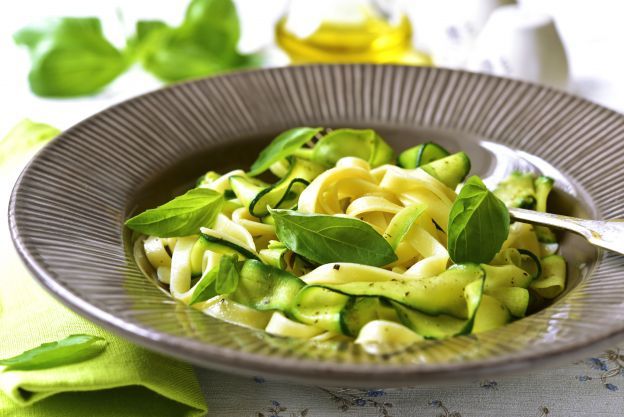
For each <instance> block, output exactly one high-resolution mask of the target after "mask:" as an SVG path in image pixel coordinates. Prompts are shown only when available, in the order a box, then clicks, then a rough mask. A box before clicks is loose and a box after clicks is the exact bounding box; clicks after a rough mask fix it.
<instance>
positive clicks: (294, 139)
mask: <svg viewBox="0 0 624 417" xmlns="http://www.w3.org/2000/svg"><path fill="white" fill-rule="evenodd" d="M321 130H322V128H320V127H316V128H313V127H295V128H294V129H290V130H287V131H285V132H282V133H280V134H279V135H278V136H277V137H276V138H275V139H273V141H272V142H271V143H270V144H269V146H267V147H266V148H264V149H263V150H262V152H260V155H258V159H256V161H255V162H254V163H253V164H252V165H251V170H250V171H249V175H251V176H255V175H259V174H262V173H263V172H264V171H266V170H267V169H269V167H270V166H271V165H273V164H274V163H275V162H277V161H279V160H281V159H284V158H286V157H288V156H290V155H292V154H294V153H295V152H296V151H297V150H298V149H299V148H301V147H302V146H303V145H305V144H306V143H307V142H309V141H310V140H312V138H313V137H314V136H315V135H316V134H317V133H319V132H320V131H321Z"/></svg>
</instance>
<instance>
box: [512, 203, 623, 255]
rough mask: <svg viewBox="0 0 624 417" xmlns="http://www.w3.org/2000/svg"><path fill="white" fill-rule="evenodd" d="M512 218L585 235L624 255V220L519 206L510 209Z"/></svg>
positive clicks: (590, 239)
mask: <svg viewBox="0 0 624 417" xmlns="http://www.w3.org/2000/svg"><path fill="white" fill-rule="evenodd" d="M509 214H510V215H511V218H512V219H515V220H520V221H523V222H526V223H532V224H539V225H543V226H549V227H555V228H557V229H564V230H569V231H571V232H574V233H576V234H579V235H581V236H583V237H584V238H585V239H587V240H588V241H589V243H591V244H592V245H595V246H600V247H601V248H604V249H608V250H610V251H613V252H617V253H619V254H621V255H624V220H620V219H616V220H586V219H579V218H577V217H570V216H562V215H560V214H553V213H541V212H538V211H533V210H525V209H519V208H512V209H509Z"/></svg>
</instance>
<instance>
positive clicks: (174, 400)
mask: <svg viewBox="0 0 624 417" xmlns="http://www.w3.org/2000/svg"><path fill="white" fill-rule="evenodd" d="M0 145H1V144H0ZM0 149H2V146H0ZM31 153H32V152H31ZM2 156H3V157H5V158H0V159H4V161H2V163H0V177H1V178H3V180H4V181H3V183H4V184H3V185H0V203H1V204H2V207H7V202H8V195H9V192H10V187H11V185H12V184H13V182H14V179H15V178H16V177H17V173H18V172H19V170H20V168H21V166H22V165H23V164H24V162H25V161H26V160H27V156H29V155H25V154H24V153H22V154H21V156H19V157H17V156H14V157H12V158H6V157H7V155H6V154H5V155H2ZM5 212H6V211H5ZM0 224H1V226H0V227H1V229H0V249H2V250H1V251H0V265H2V269H1V270H0V358H8V357H12V356H14V355H17V354H19V353H22V352H23V351H25V350H28V349H31V348H34V347H36V346H39V345H40V344H41V343H44V342H52V341H56V340H60V339H64V338H65V337H67V336H69V335H71V334H78V333H86V334H91V335H94V336H100V337H103V338H104V339H106V340H107V341H108V346H107V347H106V349H105V350H104V352H103V353H102V354H101V355H99V356H97V357H95V358H92V359H89V360H86V361H83V362H78V363H74V364H68V365H63V366H58V367H54V368H48V369H40V370H29V371H17V370H6V369H5V370H0V416H2V417H4V416H11V417H13V416H15V417H17V416H19V417H43V416H45V417H57V416H59V417H60V416H63V417H72V416H80V417H86V416H89V417H100V416H101V417H104V416H122V417H134V416H136V417H145V416H149V417H159V416H163V417H165V416H166V417H178V416H180V417H182V416H189V417H195V416H196V417H199V416H204V415H205V414H206V412H207V406H206V404H205V401H204V398H203V396H202V393H201V391H200V387H199V383H198V381H197V378H196V376H195V373H194V371H193V369H192V368H191V366H190V365H188V364H184V363H181V362H177V361H175V360H173V359H170V358H167V357H164V356H161V355H158V354H155V353H152V352H150V351H147V350H145V349H143V348H141V347H138V346H136V345H134V344H132V343H130V342H128V341H126V340H124V339H122V338H119V337H117V336H115V335H113V334H111V333H109V332H108V331H106V330H104V329H102V328H100V327H99V326H97V325H95V324H93V323H91V322H89V321H87V320H85V319H83V318H81V317H80V316H78V315H76V314H74V313H73V312H71V311H70V310H68V309H67V308H65V307H64V306H62V305H61V304H60V303H59V302H57V301H56V300H55V299H53V298H52V296H50V295H49V294H47V293H46V292H45V291H44V290H43V289H42V288H41V287H40V286H39V285H38V284H37V283H36V282H35V281H34V279H33V278H32V277H31V276H30V274H29V273H28V271H27V270H26V269H25V267H24V266H23V265H22V263H21V261H20V259H19V257H18V255H17V253H16V251H15V249H14V248H13V245H12V243H11V240H10V237H9V232H8V227H7V226H6V220H5V221H2V222H0ZM0 369H2V368H1V367H0Z"/></svg>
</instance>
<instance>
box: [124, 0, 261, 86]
mask: <svg viewBox="0 0 624 417" xmlns="http://www.w3.org/2000/svg"><path fill="white" fill-rule="evenodd" d="M239 37H240V27H239V21H238V15H237V13H236V7H235V6H234V4H233V2H232V1H231V0H193V1H191V3H190V4H189V6H188V8H187V10H186V15H185V18H184V21H183V22H182V24H181V25H180V26H178V27H175V28H172V27H169V26H167V25H165V24H162V23H161V22H139V24H138V25H137V37H136V38H135V40H136V43H137V48H138V50H139V53H138V56H139V59H140V61H141V63H142V65H143V67H144V68H145V69H146V70H147V71H149V72H151V73H152V74H154V75H155V76H157V77H158V78H160V79H161V80H163V81H167V82H171V81H179V80H184V79H189V78H197V77H201V76H205V75H210V74H214V73H218V72H223V71H226V70H229V69H232V68H242V67H250V66H256V65H257V64H258V62H257V59H258V58H257V57H256V56H253V55H242V54H240V53H238V51H237V49H236V48H237V44H238V40H239Z"/></svg>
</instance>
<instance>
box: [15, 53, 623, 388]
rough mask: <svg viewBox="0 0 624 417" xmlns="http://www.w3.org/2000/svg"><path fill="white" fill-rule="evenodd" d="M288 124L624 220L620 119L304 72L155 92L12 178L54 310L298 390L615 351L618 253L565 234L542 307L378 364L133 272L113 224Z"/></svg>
mask: <svg viewBox="0 0 624 417" xmlns="http://www.w3.org/2000/svg"><path fill="white" fill-rule="evenodd" d="M299 125H318V126H326V127H363V126H367V127H372V128H375V129H377V130H378V131H379V132H380V133H381V134H382V136H384V137H385V138H387V139H388V141H389V142H390V143H391V144H393V145H394V146H395V147H397V149H401V148H406V147H408V146H410V145H412V144H414V143H419V142H422V141H424V140H435V141H437V142H440V143H442V144H443V145H444V146H447V147H448V148H450V150H451V151H455V150H458V149H465V150H466V151H467V152H468V154H469V155H470V156H471V159H472V161H473V172H475V173H478V174H481V175H483V176H486V177H490V179H494V178H499V177H500V176H501V175H503V174H505V173H506V172H508V171H509V170H510V169H512V168H513V167H521V168H529V169H540V170H542V171H544V172H546V173H547V174H549V175H552V176H554V177H555V178H556V180H557V193H556V196H555V198H554V201H555V203H554V206H555V208H556V209H557V210H558V211H561V212H565V213H571V214H577V215H587V216H597V217H601V218H614V217H624V202H623V199H622V190H623V189H624V178H623V177H624V175H623V174H624V172H623V170H622V164H623V163H624V117H623V116H621V115H619V114H617V113H614V112H612V111H610V110H607V109H605V108H603V107H600V106H597V105H595V104H592V103H590V102H588V101H585V100H583V99H580V98H577V97H574V96H571V95H568V94H565V93H563V92H560V91H556V90H552V89H548V88H545V87H541V86H537V85H532V84H527V83H523V82H518V81H512V80H508V79H503V78H496V77H491V76H486V75H479V74H473V73H468V72H461V71H451V70H445V69H431V68H417V67H404V66H375V65H324V66H298V67H288V68H279V69H269V70H260V71H250V72H241V73H234V74H230V75H225V76H221V77H215V78H209V79H203V80H198V81H194V82H190V83H186V84H180V85H176V86H173V87H170V88H165V89H162V90H158V91H155V92H153V93H149V94H146V95H143V96H140V97H137V98H134V99H132V100H129V101H126V102H124V103H121V104H119V105H117V106H113V107H111V108H110V109H107V110H105V111H103V112H101V113H98V114H96V115H95V116H93V117H91V118H89V119H87V120H85V121H83V122H82V123H79V124H78V125H76V126H74V127H73V128H71V129H69V130H67V131H66V132H65V133H63V134H61V135H60V136H59V137H58V138H56V139H55V140H53V141H52V143H50V144H49V145H48V146H46V147H45V148H44V149H43V150H42V151H41V152H40V153H39V154H38V155H37V156H36V157H35V158H34V159H33V161H32V162H31V163H30V165H29V166H28V167H27V168H26V170H25V171H24V172H23V174H22V176H21V177H20V179H19V181H18V183H17V185H16V187H15V190H14V192H13V195H12V199H11V203H10V207H9V221H10V227H11V232H12V235H13V238H14V240H15V245H16V247H17V249H18V250H19V253H20V254H21V256H22V257H23V259H24V261H25V263H26V265H27V266H28V268H30V270H31V271H32V272H33V273H34V275H35V276H36V277H37V279H38V280H39V281H40V282H41V283H42V284H43V285H44V286H45V287H46V288H47V289H48V290H49V291H50V292H52V293H53V294H54V295H56V296H57V297H58V298H59V299H60V300H61V301H62V302H64V303H65V304H66V305H68V306H69V307H70V308H72V309H74V310H76V311H77V312H79V313H81V314H83V315H85V316H87V317H88V318H90V319H92V320H94V321H96V322H98V323H100V324H102V325H104V326H106V327H108V328H110V329H111V330H113V331H116V332H118V333H119V334H121V335H122V336H125V337H127V338H129V339H132V340H133V341H135V342H137V343H139V344H141V345H144V346H146V347H148V348H150V349H154V350H157V351H160V352H163V353H167V354H170V355H172V356H176V357H179V358H181V359H184V360H187V361H190V362H194V363H196V364H199V365H204V366H207V367H213V368H219V369H224V370H230V371H235V372H241V373H246V374H255V375H258V374H261V375H270V376H276V377H279V378H283V379H291V380H297V381H302V382H308V383H322V384H334V385H358V386H365V385H368V386H377V387H381V386H404V385H413V384H417V383H427V382H430V381H433V380H451V379H452V380H456V379H457V378H472V377H480V376H484V375H486V374H487V375H493V374H498V373H501V372H509V371H515V370H521V369H529V368H532V367H537V366H543V365H545V364H552V363H554V362H556V360H572V359H574V358H575V357H580V356H581V355H582V354H583V352H581V351H582V350H586V349H589V348H592V349H596V348H597V346H596V344H597V343H600V342H604V343H607V342H614V340H615V339H621V338H624V320H623V319H624V257H618V256H611V255H606V254H604V253H602V252H596V251H594V250H593V249H592V248H590V247H589V246H587V245H583V244H582V242H581V241H580V240H579V239H575V238H573V237H571V236H565V235H564V236H563V239H564V244H563V248H564V249H563V250H564V254H565V255H566V257H567V259H568V261H569V268H570V271H571V273H570V279H569V280H570V284H569V288H568V290H567V291H566V294H564V296H562V297H560V299H558V300H557V301H556V302H555V303H553V305H551V306H550V307H548V308H546V309H544V310H542V311H540V312H538V313H536V314H534V315H532V316H529V317H527V318H525V319H522V320H519V321H517V322H514V323H512V324H510V325H508V326H505V327H503V328H500V329H497V330H494V331H491V332H487V333H484V334H481V335H478V336H462V337H456V338H451V339H448V340H444V341H426V342H423V343H419V344H416V345H414V346H412V347H410V348H408V349H406V350H405V351H402V352H395V353H392V354H386V355H378V356H373V355H369V354H367V353H365V352H364V351H363V350H361V349H360V348H359V347H358V346H355V345H351V344H346V343H325V344H315V343H311V342H307V341H299V340H294V339H287V338H278V337H273V336H269V335H266V334H265V333H263V332H260V331H254V330H249V329H246V328H243V327H238V326H235V325H231V324H228V323H224V322H221V321H219V320H216V319H213V318H211V317H207V316H204V315H202V314H201V313H199V312H197V311H194V310H192V309H190V308H188V307H186V306H184V305H182V304H179V303H176V302H174V301H172V300H171V299H170V298H168V297H167V295H166V294H164V293H163V291H161V290H160V289H159V288H157V287H156V286H155V285H154V284H153V283H152V282H150V280H148V279H147V278H146V277H145V276H143V275H142V273H141V272H140V271H139V269H138V268H137V266H136V264H135V262H134V260H133V257H132V250H131V249H132V248H131V242H130V236H129V233H128V231H127V230H124V227H123V221H124V219H125V218H126V217H127V216H128V215H129V214H130V213H132V212H134V211H136V210H140V209H143V208H146V207H149V206H153V205H155V204H158V203H161V202H163V201H165V200H166V199H168V198H170V197H171V196H172V195H174V194H175V193H179V192H180V191H181V190H182V189H183V187H184V186H188V184H190V182H191V181H192V180H193V179H194V178H196V177H197V176H199V175H200V174H201V173H203V172H205V171H207V170H209V169H218V170H221V171H225V170H226V169H231V168H234V167H241V166H242V167H244V168H246V167H248V166H249V163H250V162H251V161H253V159H254V158H255V157H256V155H257V152H258V150H259V149H261V148H262V147H264V146H265V145H266V144H267V143H268V141H269V140H270V139H271V138H272V137H273V136H274V135H275V134H276V133H278V132H280V131H283V130H285V129H288V128H291V127H294V126H299Z"/></svg>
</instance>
